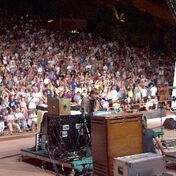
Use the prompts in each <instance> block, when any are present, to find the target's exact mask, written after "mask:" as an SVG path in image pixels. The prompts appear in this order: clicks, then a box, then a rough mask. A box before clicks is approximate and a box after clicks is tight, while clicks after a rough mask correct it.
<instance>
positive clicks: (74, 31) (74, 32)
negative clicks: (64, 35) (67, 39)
mask: <svg viewBox="0 0 176 176" xmlns="http://www.w3.org/2000/svg"><path fill="white" fill-rule="evenodd" d="M70 33H72V34H79V31H77V30H76V29H75V30H71V31H70Z"/></svg>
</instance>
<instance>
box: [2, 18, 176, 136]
mask: <svg viewBox="0 0 176 176" xmlns="http://www.w3.org/2000/svg"><path fill="white" fill-rule="evenodd" d="M0 24H1V29H0V33H1V35H0V113H1V119H0V133H1V134H3V131H4V127H5V126H7V127H8V129H9V131H10V134H12V133H13V129H14V127H16V129H17V131H18V132H22V131H23V130H29V128H31V127H32V126H33V125H34V124H35V122H36V106H38V105H41V104H47V98H48V97H57V98H67V99H70V101H71V102H73V103H75V104H77V105H80V104H81V101H82V98H83V97H86V96H89V92H90V91H91V90H92V89H96V90H97V92H98V101H99V103H100V110H101V109H102V110H109V109H114V110H118V111H128V110H129V109H130V108H131V106H133V105H134V104H138V105H139V104H140V106H144V107H145V108H146V109H147V110H148V109H151V108H154V109H156V108H157V107H158V102H159V101H161V100H165V99H166V97H162V96H158V95H159V93H160V92H162V91H167V90H168V89H167V88H166V87H167V86H170V85H172V83H173V75H174V74H173V73H174V59H173V58H172V57H171V56H169V55H166V54H165V53H163V52H162V51H160V52H158V51H157V52H156V51H153V49H152V48H150V46H146V47H145V48H137V47H134V46H132V45H130V43H129V42H127V41H122V42H116V41H108V40H106V39H104V38H102V37H100V36H96V35H94V34H92V33H83V32H81V33H76V34H73V33H68V32H61V31H50V30H48V29H44V28H41V27H38V25H37V21H34V19H32V18H31V17H29V16H28V15H26V16H21V17H17V16H11V17H8V16H2V15H1V18H0Z"/></svg>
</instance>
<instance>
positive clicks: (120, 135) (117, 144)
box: [91, 113, 143, 176]
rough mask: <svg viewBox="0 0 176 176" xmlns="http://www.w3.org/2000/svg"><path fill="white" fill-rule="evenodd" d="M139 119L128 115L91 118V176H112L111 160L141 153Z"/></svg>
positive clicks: (134, 115) (140, 125)
mask: <svg viewBox="0 0 176 176" xmlns="http://www.w3.org/2000/svg"><path fill="white" fill-rule="evenodd" d="M141 117H142V114H140V113H137V114H132V113H129V114H115V115H105V116H94V117H93V118H92V120H91V128H92V131H91V132H92V155H93V166H94V171H93V175H97V176H113V172H114V171H113V158H115V157H121V156H128V155H133V154H139V153H142V152H143V145H142V144H143V142H142V123H141Z"/></svg>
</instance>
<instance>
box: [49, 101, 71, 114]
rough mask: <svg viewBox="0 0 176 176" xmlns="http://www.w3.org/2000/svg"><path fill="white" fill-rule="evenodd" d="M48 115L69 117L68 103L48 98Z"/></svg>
mask: <svg viewBox="0 0 176 176" xmlns="http://www.w3.org/2000/svg"><path fill="white" fill-rule="evenodd" d="M47 103H48V113H49V114H51V115H56V116H59V115H70V101H69V100H68V99H57V98H48V102H47Z"/></svg>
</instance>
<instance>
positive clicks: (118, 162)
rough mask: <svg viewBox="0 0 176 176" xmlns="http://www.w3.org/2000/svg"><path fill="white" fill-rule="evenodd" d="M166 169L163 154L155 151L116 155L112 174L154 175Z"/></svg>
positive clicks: (126, 175)
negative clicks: (122, 155)
mask: <svg viewBox="0 0 176 176" xmlns="http://www.w3.org/2000/svg"><path fill="white" fill-rule="evenodd" d="M165 171H166V164H165V161H164V156H162V155H160V154H156V153H142V154H137V155H131V156H125V157H118V158H115V159H114V176H129V175H130V176H137V175H141V176H152V175H153V176H154V175H162V174H163V173H164V172H165Z"/></svg>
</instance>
